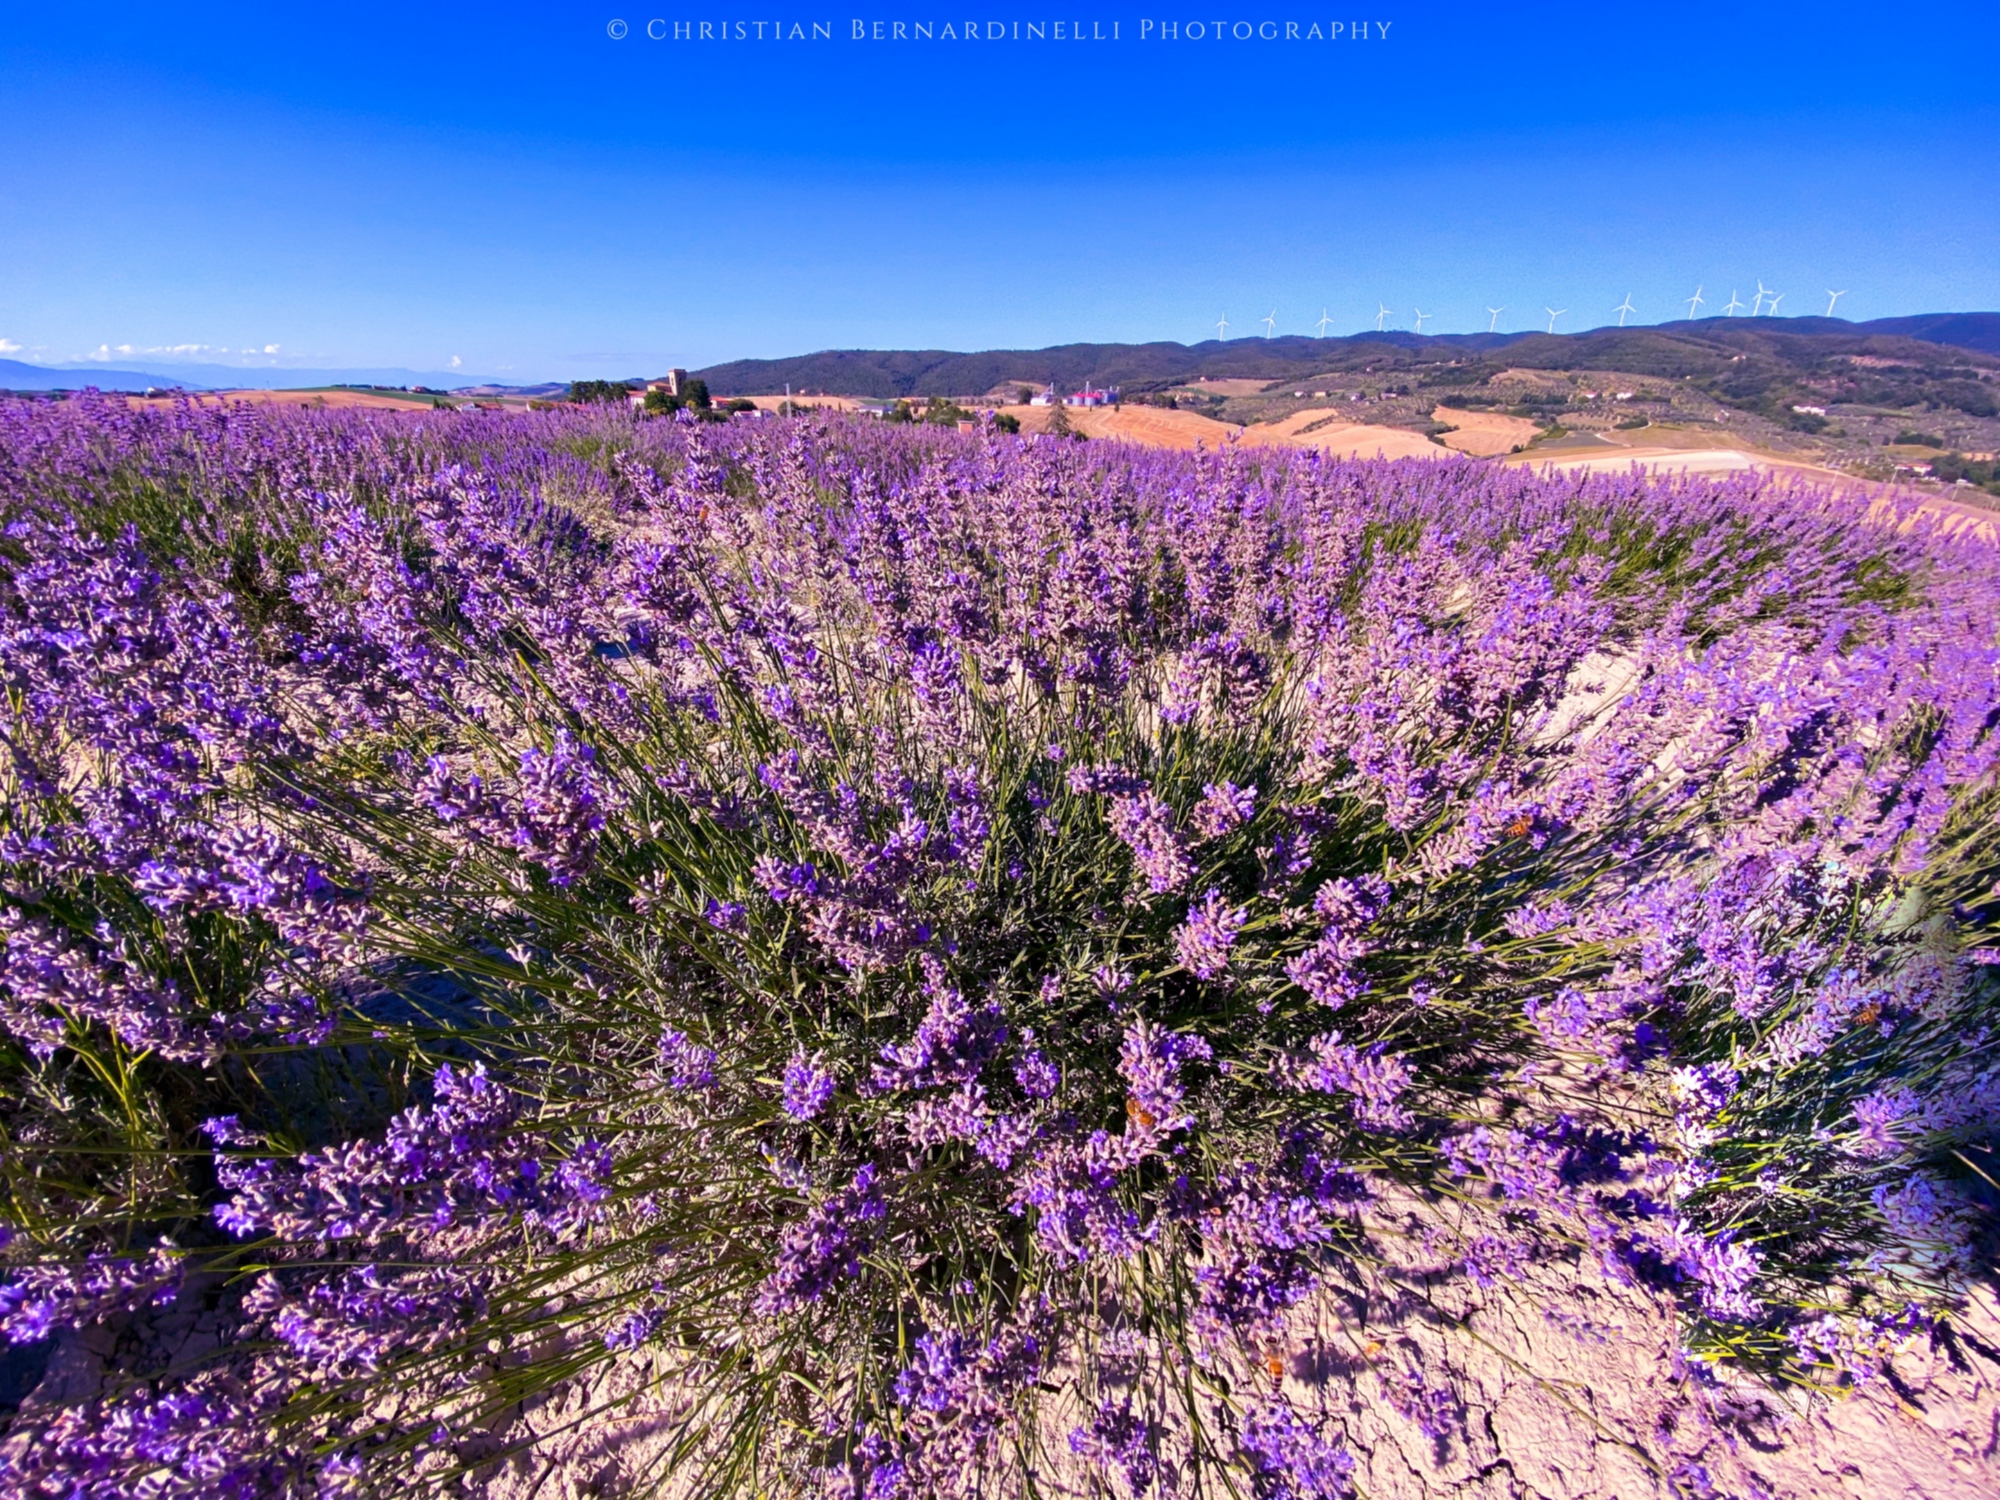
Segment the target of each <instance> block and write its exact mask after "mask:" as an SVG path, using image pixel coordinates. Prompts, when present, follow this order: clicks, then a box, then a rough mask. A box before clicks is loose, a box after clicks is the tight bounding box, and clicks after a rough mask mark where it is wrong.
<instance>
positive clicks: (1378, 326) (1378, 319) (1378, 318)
mask: <svg viewBox="0 0 2000 1500" xmlns="http://www.w3.org/2000/svg"><path fill="white" fill-rule="evenodd" d="M1378 306H1379V304H1378ZM1388 316H1389V309H1388V308H1386V307H1383V308H1381V310H1380V311H1379V312H1377V313H1376V314H1375V331H1376V332H1377V333H1380V332H1381V331H1382V320H1383V319H1384V318H1386V317H1388Z"/></svg>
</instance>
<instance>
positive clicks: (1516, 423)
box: [1431, 406, 1542, 458]
mask: <svg viewBox="0 0 2000 1500" xmlns="http://www.w3.org/2000/svg"><path fill="white" fill-rule="evenodd" d="M1431 420H1432V421H1433V422H1444V423H1447V424H1449V425H1450V426H1452V427H1455V428H1457V429H1458V430H1457V431H1456V432H1447V433H1444V434H1442V435H1441V436H1440V437H1439V438H1438V441H1439V442H1440V443H1443V444H1444V445H1445V447H1447V448H1450V449H1453V450H1454V451H1456V452H1459V453H1469V454H1471V455H1472V457H1474V458H1498V457H1500V456H1501V455H1503V454H1507V453H1512V452H1513V451H1514V450H1515V449H1516V448H1524V447H1526V446H1527V445H1528V444H1529V443H1530V442H1532V441H1533V440H1534V436H1535V434H1536V433H1538V432H1540V431H1541V430H1542V429H1541V428H1540V427H1539V426H1537V425H1536V424H1535V423H1533V422H1530V421H1529V420H1528V419H1527V418H1526V417H1509V416H1505V415H1503V414H1501V413H1500V412H1497V411H1460V410H1458V409H1457V408H1456V407H1451V406H1440V407H1439V408H1438V409H1437V410H1436V411H1434V412H1432V413H1431Z"/></svg>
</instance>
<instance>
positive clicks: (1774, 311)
mask: <svg viewBox="0 0 2000 1500" xmlns="http://www.w3.org/2000/svg"><path fill="white" fill-rule="evenodd" d="M1784 295H1785V294H1784V293H1783V292H1773V293H1771V305H1770V306H1769V307H1767V308H1765V309H1764V316H1765V317H1767V318H1775V317H1777V315H1778V303H1779V302H1780V300H1782V299H1783V297H1784Z"/></svg>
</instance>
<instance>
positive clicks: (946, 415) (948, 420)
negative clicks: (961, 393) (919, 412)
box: [924, 396, 972, 427]
mask: <svg viewBox="0 0 2000 1500" xmlns="http://www.w3.org/2000/svg"><path fill="white" fill-rule="evenodd" d="M924 420H925V421H926V422H928V423H930V424H931V425H932V426H934V427H956V426H957V425H958V424H959V423H960V422H970V421H971V420H972V413H971V412H969V411H967V410H966V409H965V408H964V407H962V406H960V405H959V404H958V403H957V402H956V401H954V400H952V399H951V398H950V397H949V396H939V397H938V398H936V399H935V400H934V401H932V402H931V403H930V405H928V406H926V407H925V408H924Z"/></svg>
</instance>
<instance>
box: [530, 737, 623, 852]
mask: <svg viewBox="0 0 2000 1500" xmlns="http://www.w3.org/2000/svg"><path fill="white" fill-rule="evenodd" d="M596 759H597V752H596V750H594V749H593V748H592V747H591V746H589V745H585V744H580V743H579V742H578V741H577V740H575V739H574V738H573V737H572V736H571V735H570V733H569V731H568V730H563V731H561V732H559V733H558V734H557V736H556V743H555V748H554V749H552V750H541V749H536V748H530V749H527V750H524V751H522V752H521V805H520V813H519V818H518V821H517V822H516V823H515V825H514V828H513V830H512V832H511V841H512V843H513V844H514V847H515V848H517V849H519V850H520V851H521V852H522V853H523V854H525V855H526V856H527V857H528V858H529V859H531V860H533V861H534V862H535V863H536V864H539V865H541V866H542V867H543V868H544V869H546V870H547V871H548V872H549V879H550V880H551V881H552V882H554V883H555V884H556V885H559V886H566V885H569V884H571V883H572V882H574V881H575V880H576V879H577V877H578V876H580V875H582V874H584V873H585V872H586V871H587V870H588V869H589V868H590V864H591V861H592V858H593V857H594V855H595V852H596V848H597V835H598V832H599V830H601V829H602V828H603V827H604V807H603V798H602V796H601V794H600V793H599V791H598V787H597V776H596Z"/></svg>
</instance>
